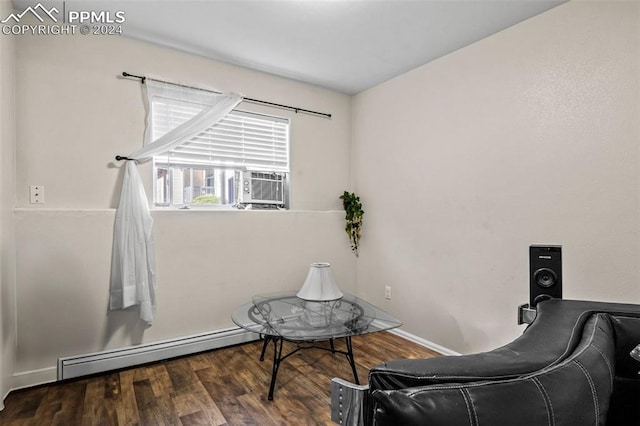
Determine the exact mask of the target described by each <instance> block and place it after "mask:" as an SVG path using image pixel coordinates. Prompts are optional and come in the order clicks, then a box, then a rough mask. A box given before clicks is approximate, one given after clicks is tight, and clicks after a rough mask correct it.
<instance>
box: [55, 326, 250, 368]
mask: <svg viewBox="0 0 640 426" xmlns="http://www.w3.org/2000/svg"><path fill="white" fill-rule="evenodd" d="M258 338H259V336H258V335H257V334H255V333H251V332H249V331H246V330H243V329H241V328H237V327H234V328H228V329H223V330H218V331H214V332H209V333H203V334H197V335H193V336H188V337H183V338H179V339H170V340H164V341H161V342H155V343H145V344H142V345H138V346H132V347H128V348H122V349H114V350H108V351H102V352H95V353H92V354H85V355H76V356H70V357H64V358H58V380H65V379H72V378H76V377H82V376H88V375H91V374H96V373H104V372H106V371H111V370H119V369H122V368H128V367H133V366H136V365H141V364H147V363H150V362H157V361H162V360H165V359H169V358H175V357H179V356H183V355H190V354H194V353H198V352H203V351H208V350H212V349H219V348H223V347H226V346H231V345H237V344H239V343H245V342H251V341H254V340H257V339H258Z"/></svg>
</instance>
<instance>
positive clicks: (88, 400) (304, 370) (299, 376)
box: [0, 332, 439, 426]
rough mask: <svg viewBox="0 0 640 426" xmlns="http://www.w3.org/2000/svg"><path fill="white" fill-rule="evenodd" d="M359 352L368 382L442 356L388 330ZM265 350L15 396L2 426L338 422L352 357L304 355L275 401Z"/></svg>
mask: <svg viewBox="0 0 640 426" xmlns="http://www.w3.org/2000/svg"><path fill="white" fill-rule="evenodd" d="M336 346H337V348H340V349H344V343H343V342H337V343H336ZM293 348H294V346H293V345H292V344H289V343H286V344H285V351H286V350H287V349H289V350H290V349H293ZM353 348H354V353H355V359H356V366H357V371H358V376H359V377H360V381H361V382H362V383H366V380H367V373H368V370H369V368H371V367H372V366H374V365H376V364H379V363H380V362H382V361H385V360H389V359H394V358H426V357H433V356H438V355H439V354H437V353H435V352H433V351H430V350H429V349H426V348H424V347H421V346H419V345H417V344H414V343H411V342H409V341H407V340H404V339H402V338H401V337H398V336H395V335H393V334H391V333H387V332H382V333H373V334H369V335H365V336H357V337H354V338H353ZM261 349H262V342H253V343H247V344H244V345H238V346H233V347H229V348H224V349H218V350H214V351H210V352H204V353H200V354H197V355H192V356H187V357H182V358H177V359H172V360H167V361H164V362H160V363H154V364H149V365H146V366H142V367H137V368H131V369H127V370H122V371H117V372H113V373H110V374H104V375H98V376H92V377H89V378H83V379H77V380H73V381H66V382H61V383H55V384H51V385H45V386H39V387H35V388H30V389H25V390H20V391H15V392H11V393H10V394H9V396H8V397H7V399H6V400H5V409H4V410H3V411H2V412H0V424H1V425H6V426H17V425H20V426H22V425H37V426H41V425H65V426H69V425H184V426H188V425H261V426H262V425H288V424H291V425H332V424H333V423H331V412H330V401H331V395H330V393H331V392H330V382H331V378H333V377H342V378H344V379H347V380H350V381H352V380H353V375H352V373H351V367H349V363H348V362H347V360H346V358H345V356H344V355H341V354H332V353H331V352H328V351H323V350H304V351H300V352H298V353H297V354H295V355H293V356H291V357H289V358H287V359H286V360H285V361H284V362H283V363H282V364H281V366H280V371H279V373H278V380H277V383H276V389H275V396H274V400H273V401H268V400H267V393H268V391H269V382H270V379H271V366H272V358H271V357H272V356H273V345H270V346H269V349H268V350H267V354H266V356H265V361H263V362H260V361H259V359H258V358H259V357H260V351H261Z"/></svg>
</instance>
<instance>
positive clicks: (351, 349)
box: [344, 336, 360, 385]
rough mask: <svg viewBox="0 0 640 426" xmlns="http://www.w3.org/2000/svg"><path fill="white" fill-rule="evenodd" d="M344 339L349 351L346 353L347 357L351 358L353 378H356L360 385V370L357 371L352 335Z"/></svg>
mask: <svg viewBox="0 0 640 426" xmlns="http://www.w3.org/2000/svg"><path fill="white" fill-rule="evenodd" d="M344 340H345V342H346V343H347V353H346V354H345V355H346V356H347V359H348V360H349V364H350V365H351V371H353V378H354V379H355V381H356V384H357V385H359V384H360V380H359V379H358V372H357V371H356V362H355V359H354V358H353V345H352V344H351V336H347V337H345V338H344Z"/></svg>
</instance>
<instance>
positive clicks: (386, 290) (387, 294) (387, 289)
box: [384, 286, 391, 300]
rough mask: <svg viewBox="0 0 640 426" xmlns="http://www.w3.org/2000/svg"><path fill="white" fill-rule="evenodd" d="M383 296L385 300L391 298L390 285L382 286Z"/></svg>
mask: <svg viewBox="0 0 640 426" xmlns="http://www.w3.org/2000/svg"><path fill="white" fill-rule="evenodd" d="M384 298H385V299H387V300H391V286H385V288H384Z"/></svg>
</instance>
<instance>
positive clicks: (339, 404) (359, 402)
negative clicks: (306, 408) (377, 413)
mask: <svg viewBox="0 0 640 426" xmlns="http://www.w3.org/2000/svg"><path fill="white" fill-rule="evenodd" d="M369 398H370V395H369V385H356V384H354V383H351V382H347V381H346V380H342V379H340V378H337V377H335V378H333V379H332V380H331V421H332V422H334V423H338V424H340V425H348V426H364V425H367V424H369V423H370V422H368V421H367V420H366V417H370V416H371V411H370V409H369V407H370V404H369Z"/></svg>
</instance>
